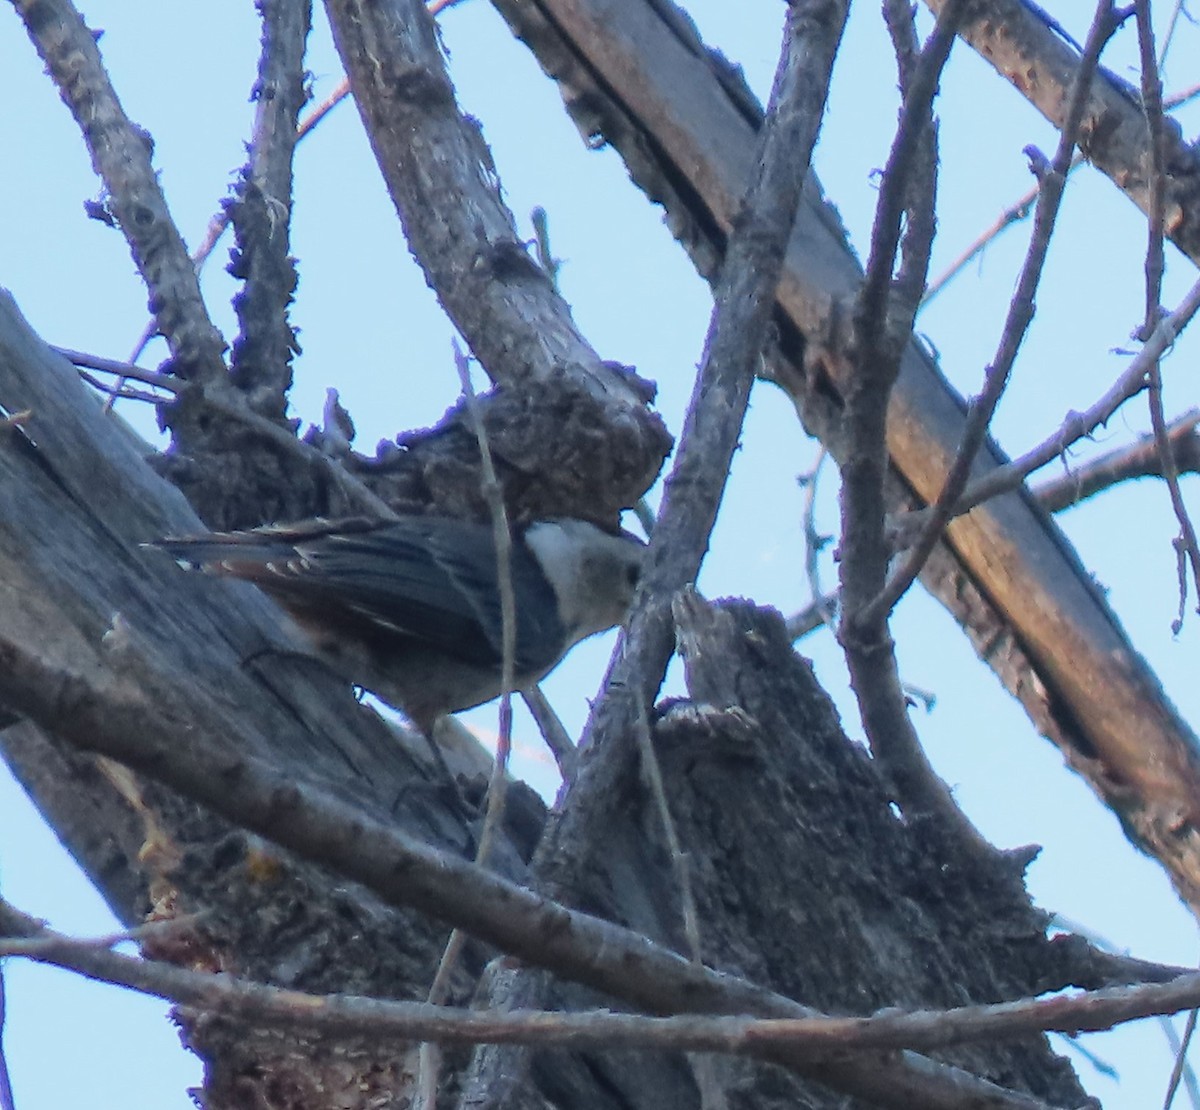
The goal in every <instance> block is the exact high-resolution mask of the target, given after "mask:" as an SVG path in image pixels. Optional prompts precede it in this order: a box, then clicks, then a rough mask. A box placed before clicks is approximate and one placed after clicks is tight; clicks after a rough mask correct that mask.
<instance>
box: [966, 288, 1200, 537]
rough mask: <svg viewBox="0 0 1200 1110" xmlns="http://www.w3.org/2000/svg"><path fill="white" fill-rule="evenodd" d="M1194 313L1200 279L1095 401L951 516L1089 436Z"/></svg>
mask: <svg viewBox="0 0 1200 1110" xmlns="http://www.w3.org/2000/svg"><path fill="white" fill-rule="evenodd" d="M1197 311H1200V280H1198V281H1197V282H1196V283H1195V285H1193V286H1192V288H1191V289H1189V290H1188V292H1187V294H1186V295H1185V296H1184V298H1183V300H1182V301H1180V302H1179V307H1178V308H1176V309H1175V311H1174V312H1173V313H1171V314H1170V315H1169V316H1166V317H1165V318H1163V319H1162V320H1160V321H1159V323H1158V326H1157V327H1156V328H1155V329H1154V332H1153V334H1152V335H1151V336H1150V338H1149V339H1147V340H1146V342H1145V343H1144V344H1143V345H1142V349H1141V350H1140V351H1138V353H1137V354H1136V355H1135V356H1134V357H1133V358H1132V359H1131V360H1130V363H1129V365H1128V366H1127V367H1126V368H1125V371H1124V373H1122V374H1121V376H1120V377H1119V378H1118V379H1117V380H1116V381H1115V382H1114V383H1113V384H1112V386H1110V387H1109V389H1108V390H1107V391H1106V392H1105V393H1104V395H1103V396H1102V397H1101V398H1100V399H1099V400H1098V401H1096V402H1095V404H1093V405H1092V406H1091V407H1090V408H1088V409H1086V410H1085V411H1083V412H1073V413H1070V414H1069V415H1068V416H1067V418H1066V419H1065V420H1064V421H1063V423H1062V425H1061V426H1060V427H1059V429H1058V431H1056V432H1055V433H1054V434H1053V435H1052V436H1050V437H1049V438H1048V439H1045V440H1043V441H1042V442H1041V443H1039V444H1038V445H1037V446H1036V447H1033V448H1032V449H1030V450H1029V451H1027V452H1025V454H1024V455H1021V456H1020V457H1019V458H1016V459H1013V460H1012V462H1009V463H1006V464H1005V465H1003V466H998V467H996V468H995V469H994V470H991V471H989V472H988V473H987V474H986V475H985V476H984V477H982V478H979V479H977V480H976V481H974V482H972V483H971V485H969V486H968V487H967V488H966V490H965V491H964V492H963V495H962V496H961V497H960V498H959V500H958V504H956V505H955V506H954V514H955V515H956V516H957V515H959V514H961V513H965V512H969V511H970V510H971V509H973V508H974V507H975V506H976V505H979V504H981V503H982V502H984V501H986V500H988V498H991V497H996V496H998V495H999V494H1002V493H1008V492H1010V491H1012V490H1014V489H1017V488H1018V487H1019V486H1020V485H1021V483H1022V482H1024V481H1025V479H1026V478H1027V477H1028V476H1029V475H1030V474H1032V473H1033V472H1034V471H1035V470H1039V469H1040V468H1041V467H1043V466H1045V465H1046V464H1047V463H1048V462H1052V461H1053V460H1054V459H1056V458H1057V457H1058V456H1059V455H1061V454H1062V453H1063V452H1064V451H1066V450H1067V448H1068V447H1070V446H1071V444H1072V443H1074V442H1076V440H1079V439H1082V438H1084V437H1085V436H1089V435H1091V434H1092V432H1094V431H1095V430H1096V429H1097V428H1099V427H1100V426H1101V425H1102V424H1104V423H1106V422H1107V421H1108V419H1109V417H1111V416H1112V414H1113V413H1114V412H1116V411H1117V409H1118V408H1120V407H1121V405H1123V404H1124V403H1125V402H1126V401H1128V400H1129V399H1130V398H1131V397H1134V396H1136V395H1137V394H1138V393H1140V392H1141V391H1142V390H1143V389H1145V388H1146V378H1147V375H1148V374H1149V372H1150V367H1151V366H1152V365H1153V364H1154V363H1155V361H1157V360H1158V359H1160V358H1161V357H1162V356H1163V354H1164V353H1165V352H1166V351H1167V349H1168V348H1169V347H1170V346H1171V345H1172V344H1173V343H1174V342H1175V338H1176V336H1178V335H1179V333H1180V332H1182V331H1183V329H1184V328H1186V327H1187V326H1188V324H1189V323H1190V322H1191V320H1192V317H1193V316H1195V315H1196V313H1197Z"/></svg>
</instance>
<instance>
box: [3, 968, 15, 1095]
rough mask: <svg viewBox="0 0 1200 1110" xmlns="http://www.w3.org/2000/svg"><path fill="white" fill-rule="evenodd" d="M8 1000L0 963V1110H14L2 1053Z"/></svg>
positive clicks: (9, 1079) (6, 1064) (4, 1058)
mask: <svg viewBox="0 0 1200 1110" xmlns="http://www.w3.org/2000/svg"><path fill="white" fill-rule="evenodd" d="M7 1003H8V999H7V996H6V994H5V986H4V964H3V962H0V1110H16V1104H15V1103H14V1102H13V1090H12V1077H11V1076H10V1075H9V1073H8V1057H7V1055H6V1054H5V1051H4V1041H5V1037H4V1030H5V1023H6V1021H7V1018H8V1005H7Z"/></svg>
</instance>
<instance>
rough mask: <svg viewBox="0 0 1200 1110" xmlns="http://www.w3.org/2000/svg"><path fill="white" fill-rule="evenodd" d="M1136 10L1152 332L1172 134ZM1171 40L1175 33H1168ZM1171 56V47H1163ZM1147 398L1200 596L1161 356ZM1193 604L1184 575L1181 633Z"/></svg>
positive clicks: (1148, 36) (1148, 325) (1143, 1)
mask: <svg viewBox="0 0 1200 1110" xmlns="http://www.w3.org/2000/svg"><path fill="white" fill-rule="evenodd" d="M1134 15H1135V18H1136V20H1137V30H1138V52H1139V54H1140V55H1141V63H1142V110H1143V111H1144V112H1145V115H1146V127H1147V129H1148V131H1149V133H1150V181H1149V201H1148V205H1147V213H1146V215H1147V242H1146V267H1145V268H1146V316H1145V322H1144V324H1143V326H1142V335H1143V336H1145V335H1149V334H1150V333H1151V332H1152V331H1153V330H1154V328H1155V327H1156V326H1157V324H1158V320H1159V317H1160V315H1161V313H1162V307H1161V304H1162V279H1163V266H1164V261H1163V234H1164V232H1163V223H1164V217H1163V208H1164V192H1165V188H1166V181H1165V177H1166V139H1165V134H1164V129H1165V124H1164V122H1163V106H1162V81H1161V80H1160V78H1159V74H1158V63H1157V61H1156V59H1155V50H1154V28H1153V26H1152V24H1151V21H1150V0H1136V2H1135V4H1134ZM1168 39H1169V36H1168ZM1163 54H1164V56H1165V55H1166V46H1164V47H1163ZM1147 385H1148V389H1147V391H1146V399H1147V402H1148V404H1149V408H1150V426H1151V427H1152V428H1153V429H1154V439H1155V442H1156V443H1157V445H1158V453H1159V457H1160V460H1161V464H1162V475H1163V480H1164V481H1165V482H1166V483H1167V491H1168V493H1169V494H1170V497H1171V508H1172V510H1173V511H1174V513H1175V519H1176V520H1177V521H1178V523H1179V536H1178V537H1177V539H1176V541H1175V546H1176V550H1177V551H1178V552H1179V556H1180V559H1181V560H1182V559H1183V558H1185V557H1186V559H1187V561H1188V562H1189V563H1190V564H1191V567H1192V583H1193V586H1194V588H1195V590H1196V593H1197V595H1198V596H1200V546H1198V545H1197V543H1196V529H1195V526H1194V525H1193V524H1192V519H1191V517H1190V516H1189V515H1188V511H1187V506H1186V505H1185V504H1184V502H1183V493H1182V492H1181V491H1180V489H1179V470H1178V468H1177V467H1176V466H1175V453H1174V451H1173V450H1172V448H1171V442H1170V438H1169V436H1168V434H1167V421H1166V416H1165V414H1164V413H1163V401H1162V368H1161V366H1160V365H1159V361H1158V359H1155V360H1154V361H1153V362H1152V363H1151V364H1150V370H1149V374H1148V378H1147ZM1186 606H1187V578H1186V576H1185V575H1181V589H1180V591H1179V616H1178V617H1177V618H1176V620H1175V622H1174V624H1173V625H1172V628H1173V630H1174V631H1175V632H1176V633H1178V632H1179V630H1180V629H1181V628H1182V627H1183V617H1184V612H1185V610H1186Z"/></svg>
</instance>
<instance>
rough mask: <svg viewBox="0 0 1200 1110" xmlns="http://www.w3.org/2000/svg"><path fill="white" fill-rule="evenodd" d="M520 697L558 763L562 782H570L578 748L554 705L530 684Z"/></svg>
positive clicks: (538, 687)
mask: <svg viewBox="0 0 1200 1110" xmlns="http://www.w3.org/2000/svg"><path fill="white" fill-rule="evenodd" d="M521 698H522V699H523V700H524V702H525V708H526V709H528V710H529V714H530V716H531V717H533V720H534V723H535V724H536V725H537V727H538V731H539V732H540V733H541V734H542V739H543V740H545V741H546V747H548V748H549V749H550V754H551V755H553V756H554V762H555V763H557V764H558V773H559V775H560V776H561V777H562V780H563V782H565V783H570V782H571V781H572V780H573V779H574V778H575V770H576V768H577V767H578V766H579V749H578V748H577V747H576V746H575V741H574V740H572V739H571V734H570V733H569V732H567V730H566V728H565V726H564V725H563V723H562V721H560V720H559V718H558V714H557V713H555V712H554V707H553V706H552V705H551V704H550V702H549V700H548V699H547V698H546V695H545V694H543V693H542V688H541V687H540V686H531V687H529V689H528V690H522V691H521Z"/></svg>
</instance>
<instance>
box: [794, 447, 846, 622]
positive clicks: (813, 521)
mask: <svg viewBox="0 0 1200 1110" xmlns="http://www.w3.org/2000/svg"><path fill="white" fill-rule="evenodd" d="M828 456H829V449H828V448H827V447H825V446H823V445H822V447H821V449H820V450H819V451H818V452H817V458H816V461H815V462H814V463H813V465H812V468H811V469H810V470H809V471H807V473H804V474H801V475H800V476H799V477H797V479H796V481H797V482H798V483H799V484H800V486H801V487H802V488H803V490H804V504H803V506H802V509H801V514H800V521H801V526H802V527H803V529H804V575H805V577H806V578H807V579H808V590H809V593H810V594H811V595H812V601H811V602H810V603H809V606H808V608H807V609H806V610H805V611H804V612H805V613H808V614H812V617H815V618H816V622H817V623H816V624H815V625H813V628H817V627H820V626H821V625H822V624H826V625H830V626H832V624H833V614H834V612H835V608H836V604H827V600H828V599H829V598H834V599H835V603H836V597H837V594H836V591H835V592H833V593H830V592H828V591H827V590H826V589H825V588H824V587H823V586H822V585H821V552H822V551H823V550H824V549H825V548H826V547H827V546H828V545H829V544H830V543H831V542H832V540H833V537H832V536H829V535H825V534H822V533H821V532H818V531H817V484H818V482H819V480H820V477H821V469H822V467H823V466H824V465H825V460H826V458H827V457H828ZM809 619H811V618H809V617H804V618H803V619H801V618H799V617H798V618H796V624H795V627H794V628H793V623H792V621H789V622H788V632H789V634H790V635H791V636H792V639H794V640H795V639H799V638H800V637H801V636H804V635H807V634H808V633H809V632H811V631H812V630H813V629H812V628H809V627H808V621H809Z"/></svg>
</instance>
